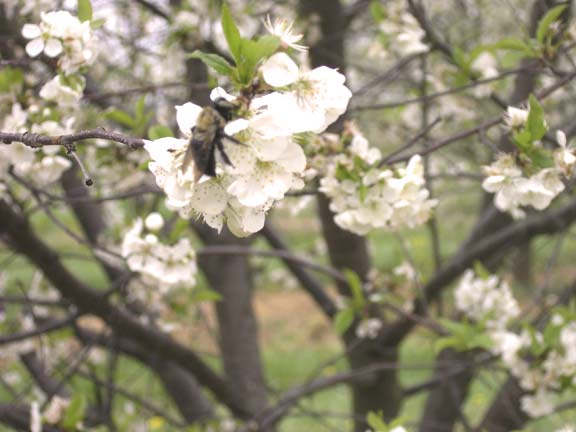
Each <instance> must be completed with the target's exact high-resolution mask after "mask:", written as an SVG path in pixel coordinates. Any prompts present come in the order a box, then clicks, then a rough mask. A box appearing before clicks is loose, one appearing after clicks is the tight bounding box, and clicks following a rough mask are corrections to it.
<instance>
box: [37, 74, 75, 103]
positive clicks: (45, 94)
mask: <svg viewBox="0 0 576 432" xmlns="http://www.w3.org/2000/svg"><path fill="white" fill-rule="evenodd" d="M63 79H64V77H63V76H62V75H57V76H55V77H54V78H53V79H52V80H50V81H48V82H47V83H46V84H44V86H43V87H42V88H41V89H40V97H41V98H42V99H44V100H47V101H53V102H56V103H57V104H58V105H60V106H62V107H65V108H69V107H72V106H74V105H75V104H77V103H78V101H79V100H80V99H81V98H82V94H83V91H84V78H83V77H81V76H78V77H77V84H76V85H75V87H74V88H73V87H72V86H70V85H69V83H66V82H64V81H63Z"/></svg>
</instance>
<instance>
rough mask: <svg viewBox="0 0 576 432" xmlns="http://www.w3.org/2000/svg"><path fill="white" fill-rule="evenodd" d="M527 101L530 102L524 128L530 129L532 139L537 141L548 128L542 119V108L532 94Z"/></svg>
mask: <svg viewBox="0 0 576 432" xmlns="http://www.w3.org/2000/svg"><path fill="white" fill-rule="evenodd" d="M528 101H529V104H530V112H529V113H528V120H527V121H526V129H527V130H528V131H530V135H531V136H532V141H538V140H539V139H541V138H542V137H543V136H544V135H545V134H546V131H547V130H548V127H547V126H546V121H545V120H544V110H543V109H542V106H541V105H540V103H539V102H538V99H536V97H534V95H530V98H529V99H528Z"/></svg>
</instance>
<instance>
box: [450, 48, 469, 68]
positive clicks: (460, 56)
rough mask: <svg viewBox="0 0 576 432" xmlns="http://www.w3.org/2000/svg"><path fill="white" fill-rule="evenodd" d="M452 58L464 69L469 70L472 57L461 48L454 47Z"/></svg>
mask: <svg viewBox="0 0 576 432" xmlns="http://www.w3.org/2000/svg"><path fill="white" fill-rule="evenodd" d="M452 59H453V60H454V63H456V65H458V66H459V67H460V68H461V69H462V70H463V71H465V72H468V71H469V69H470V59H469V58H468V56H467V55H466V54H465V53H464V51H462V50H461V49H460V48H454V50H452Z"/></svg>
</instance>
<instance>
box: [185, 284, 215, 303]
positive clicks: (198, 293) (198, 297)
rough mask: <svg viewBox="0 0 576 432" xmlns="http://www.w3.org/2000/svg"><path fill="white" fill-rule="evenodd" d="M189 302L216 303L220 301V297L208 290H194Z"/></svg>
mask: <svg viewBox="0 0 576 432" xmlns="http://www.w3.org/2000/svg"><path fill="white" fill-rule="evenodd" d="M191 300H192V302H193V303H202V302H217V301H221V300H222V296H221V295H220V294H218V293H217V292H216V291H213V290H211V289H209V288H205V287H204V288H196V289H195V290H193V291H192V297H191Z"/></svg>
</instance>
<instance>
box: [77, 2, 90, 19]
mask: <svg viewBox="0 0 576 432" xmlns="http://www.w3.org/2000/svg"><path fill="white" fill-rule="evenodd" d="M78 19H79V20H80V21H82V22H84V21H91V20H92V4H91V3H90V0H78Z"/></svg>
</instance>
